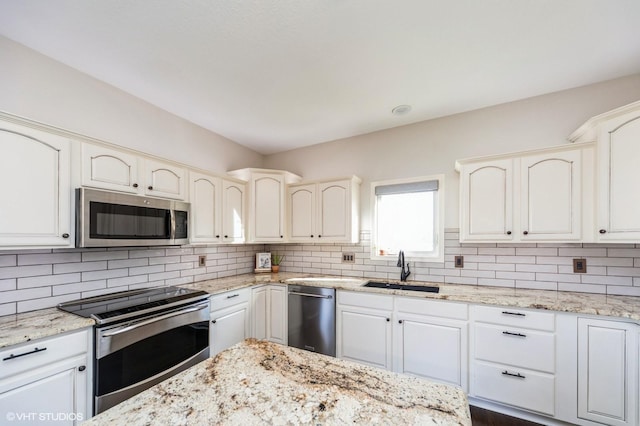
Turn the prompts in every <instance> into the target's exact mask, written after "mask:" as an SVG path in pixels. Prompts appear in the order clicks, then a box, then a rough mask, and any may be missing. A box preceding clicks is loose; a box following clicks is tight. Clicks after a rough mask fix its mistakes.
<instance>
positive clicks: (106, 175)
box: [82, 143, 141, 194]
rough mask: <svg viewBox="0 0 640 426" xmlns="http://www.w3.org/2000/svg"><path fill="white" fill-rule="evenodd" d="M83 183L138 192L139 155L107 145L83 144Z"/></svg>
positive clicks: (115, 189) (95, 186)
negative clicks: (110, 147)
mask: <svg viewBox="0 0 640 426" xmlns="http://www.w3.org/2000/svg"><path fill="white" fill-rule="evenodd" d="M82 185H83V186H90V187H94V188H101V189H111V190H114V191H122V192H130V193H134V194H135V193H137V192H138V191H139V189H138V188H139V186H140V185H141V183H140V182H138V157H136V156H135V155H131V154H127V153H126V152H122V151H117V150H114V149H109V148H106V147H102V146H98V145H92V144H88V143H83V144H82Z"/></svg>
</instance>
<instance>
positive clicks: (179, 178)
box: [144, 159, 186, 200]
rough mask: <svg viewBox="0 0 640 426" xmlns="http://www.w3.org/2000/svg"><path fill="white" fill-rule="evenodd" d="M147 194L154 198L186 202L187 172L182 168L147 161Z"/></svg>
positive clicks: (145, 165) (145, 164) (145, 166)
mask: <svg viewBox="0 0 640 426" xmlns="http://www.w3.org/2000/svg"><path fill="white" fill-rule="evenodd" d="M144 168H145V175H146V185H145V194H146V195H150V196H152V197H163V198H174V199H176V200H184V199H185V198H186V194H185V186H186V185H185V177H186V171H185V170H184V169H183V168H181V167H176V166H173V165H171V164H167V163H162V162H159V161H155V160H149V159H146V160H145V161H144Z"/></svg>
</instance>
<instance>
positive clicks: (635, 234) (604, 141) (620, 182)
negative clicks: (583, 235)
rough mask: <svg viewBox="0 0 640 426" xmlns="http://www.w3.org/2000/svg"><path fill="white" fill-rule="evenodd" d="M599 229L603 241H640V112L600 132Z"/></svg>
mask: <svg viewBox="0 0 640 426" xmlns="http://www.w3.org/2000/svg"><path fill="white" fill-rule="evenodd" d="M597 149H598V228H599V234H598V236H599V239H600V240H602V241H628V240H635V241H640V215H639V214H638V212H639V211H640V191H638V188H640V172H639V170H638V159H639V158H640V112H639V111H636V112H633V113H629V114H626V115H623V116H621V117H618V118H616V119H613V120H611V121H609V122H608V123H606V125H604V126H603V128H602V129H601V130H600V131H599V132H598V148H597Z"/></svg>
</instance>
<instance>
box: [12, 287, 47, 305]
mask: <svg viewBox="0 0 640 426" xmlns="http://www.w3.org/2000/svg"><path fill="white" fill-rule="evenodd" d="M50 296H51V287H36V288H26V289H22V290H14V291H5V292H3V293H2V299H1V300H2V303H8V302H20V301H22V300H31V299H39V298H42V297H50Z"/></svg>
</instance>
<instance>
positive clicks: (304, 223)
mask: <svg viewBox="0 0 640 426" xmlns="http://www.w3.org/2000/svg"><path fill="white" fill-rule="evenodd" d="M360 183H361V180H360V178H358V177H356V176H352V177H350V178H346V179H340V180H332V181H327V182H317V183H306V184H301V185H290V186H289V188H288V190H287V201H288V203H287V204H288V215H287V220H288V230H289V231H288V235H289V240H290V241H296V242H318V243H322V242H327V243H332V242H349V243H357V242H358V240H359V233H360V227H359V215H360V211H359V200H360Z"/></svg>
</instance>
